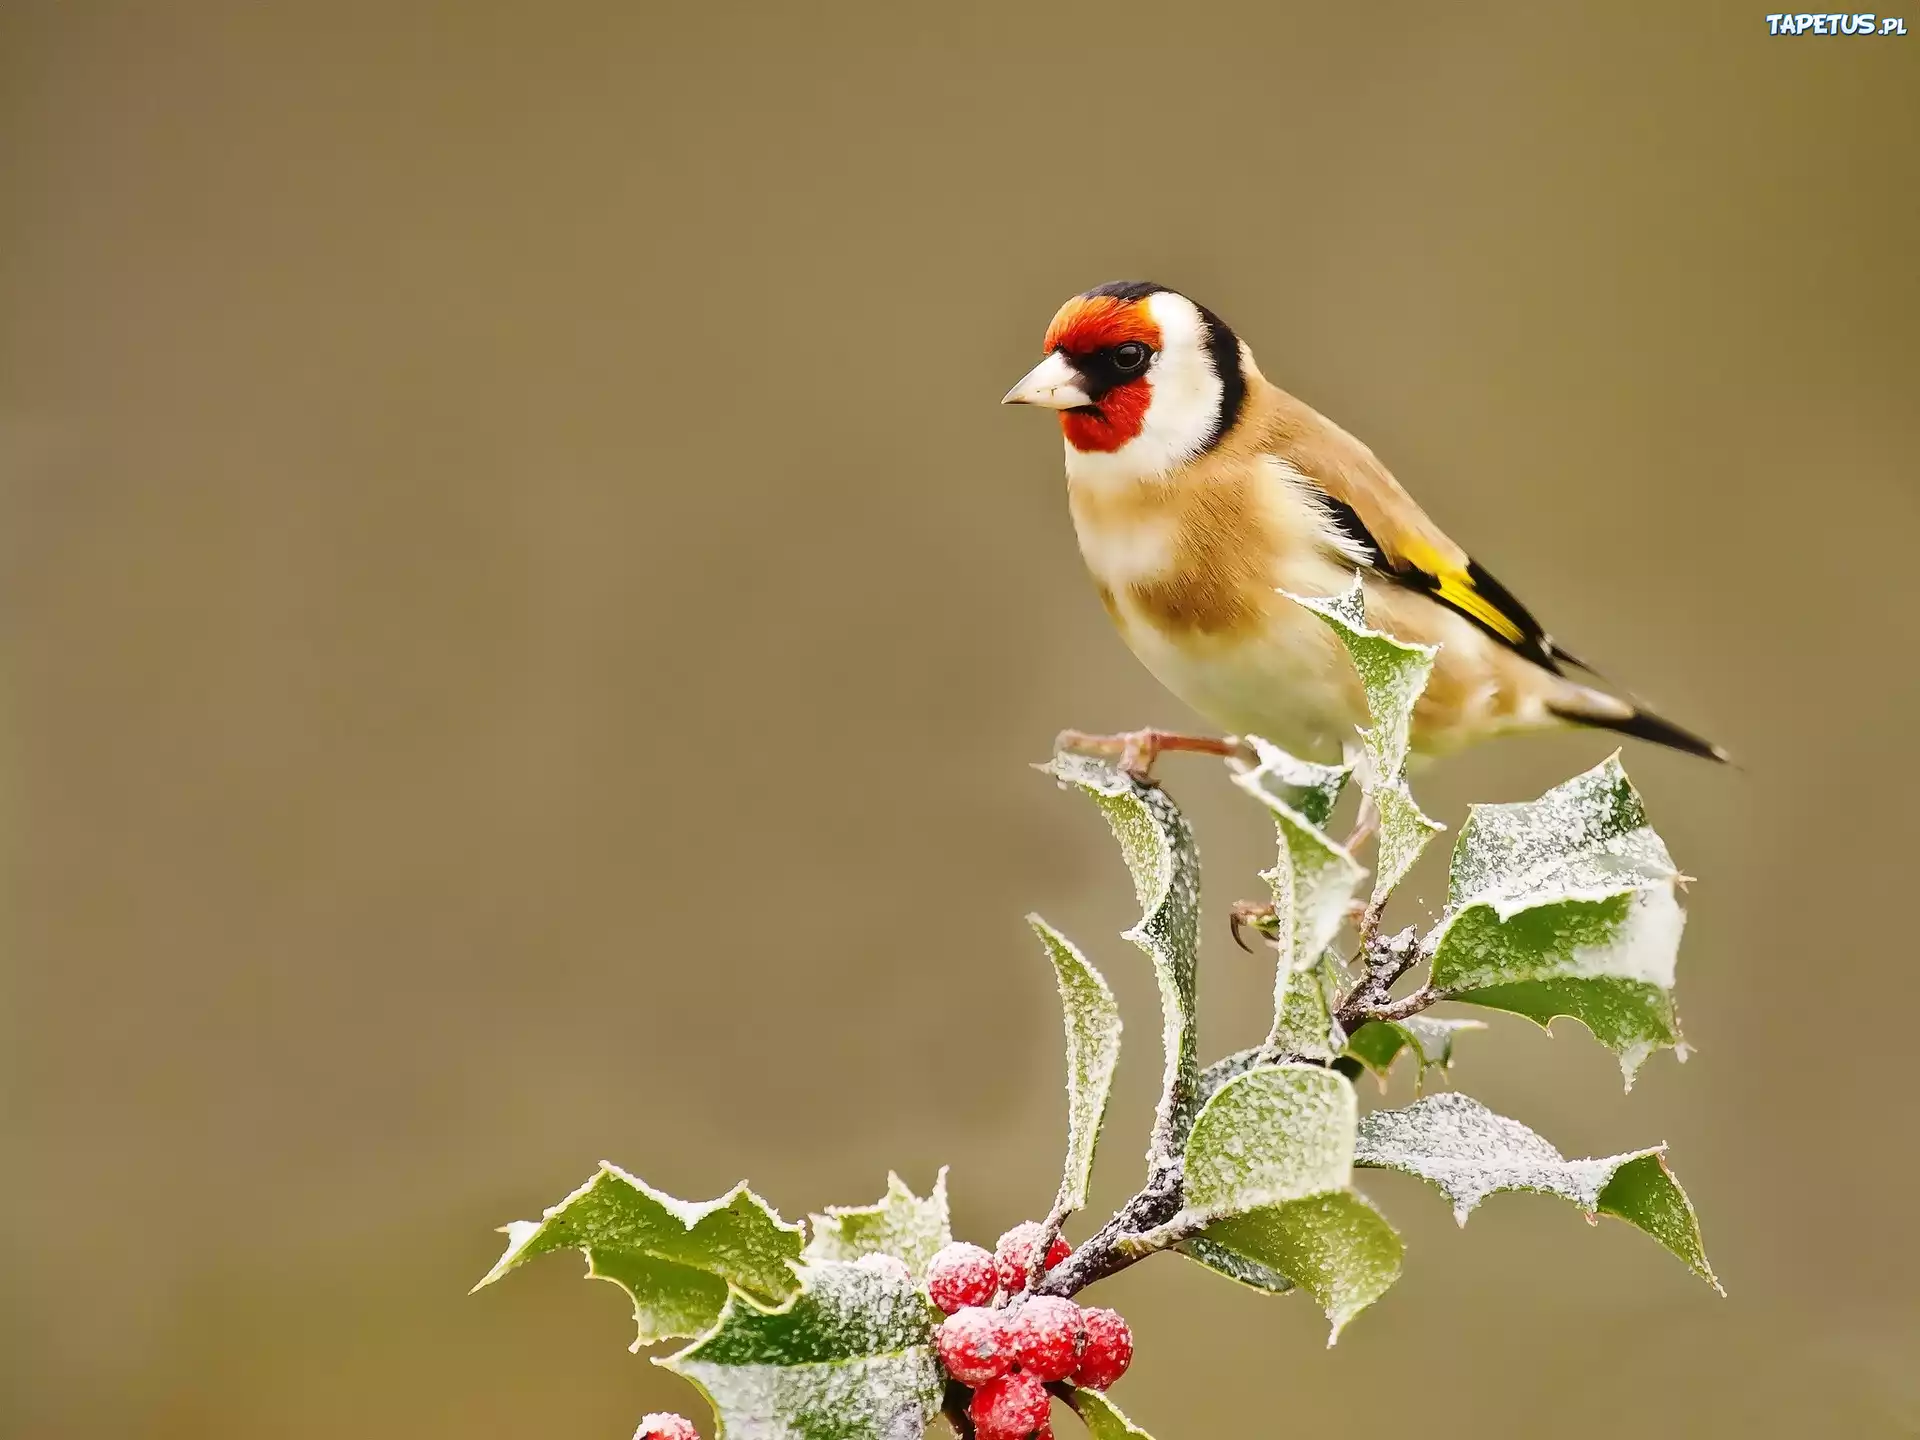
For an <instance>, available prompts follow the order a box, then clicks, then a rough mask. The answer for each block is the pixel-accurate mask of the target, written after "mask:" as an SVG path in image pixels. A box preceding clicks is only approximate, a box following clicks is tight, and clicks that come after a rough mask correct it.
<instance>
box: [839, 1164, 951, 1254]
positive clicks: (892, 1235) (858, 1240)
mask: <svg viewBox="0 0 1920 1440" xmlns="http://www.w3.org/2000/svg"><path fill="white" fill-rule="evenodd" d="M811 1220H812V1224H811V1226H810V1229H811V1230H812V1232H813V1237H812V1239H810V1240H809V1241H808V1242H807V1248H806V1249H805V1250H804V1251H803V1252H802V1255H803V1257H804V1258H805V1259H808V1260H846V1261H853V1260H858V1259H860V1258H861V1257H862V1256H866V1255H891V1256H893V1257H894V1258H895V1259H896V1260H901V1261H904V1262H905V1263H906V1267H907V1270H908V1271H909V1272H910V1273H911V1274H912V1276H913V1278H914V1279H915V1280H924V1279H925V1278H926V1275H927V1262H928V1261H929V1260H931V1259H933V1257H934V1255H935V1254H936V1253H937V1252H938V1251H939V1250H940V1249H941V1248H942V1247H943V1246H945V1245H947V1244H948V1243H949V1242H950V1241H952V1239H953V1230H952V1227H951V1225H950V1222H949V1220H948V1216H947V1168H946V1166H944V1165H943V1166H941V1167H940V1173H939V1174H938V1175H936V1176H935V1177H934V1181H933V1193H932V1194H931V1195H929V1196H928V1197H927V1198H926V1199H924V1200H922V1199H921V1198H920V1197H919V1196H917V1195H915V1194H914V1193H913V1191H912V1190H910V1189H908V1188H907V1185H906V1183H905V1182H904V1181H903V1180H901V1178H900V1177H899V1176H898V1175H895V1174H894V1173H893V1172H892V1171H888V1172H887V1193H886V1194H885V1195H884V1196H882V1197H881V1198H880V1199H879V1200H878V1201H877V1202H876V1203H874V1204H872V1205H829V1206H828V1207H827V1213H826V1214H824V1215H815V1216H812V1217H811Z"/></svg>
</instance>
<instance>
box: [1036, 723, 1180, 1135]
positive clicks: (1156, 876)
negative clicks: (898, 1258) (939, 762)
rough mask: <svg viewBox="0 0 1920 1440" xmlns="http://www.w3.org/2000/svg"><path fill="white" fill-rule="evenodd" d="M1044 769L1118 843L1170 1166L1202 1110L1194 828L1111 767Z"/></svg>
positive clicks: (1060, 762)
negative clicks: (1143, 975)
mask: <svg viewBox="0 0 1920 1440" xmlns="http://www.w3.org/2000/svg"><path fill="white" fill-rule="evenodd" d="M1047 772H1048V773H1049V774H1051V775H1052V776H1053V777H1054V778H1055V779H1057V780H1059V781H1060V782H1061V783H1062V784H1066V785H1073V786H1076V787H1078V788H1079V789H1080V790H1082V791H1084V792H1085V793H1086V794H1088V795H1090V796H1092V797H1093V800H1094V803H1096V804H1097V805H1098V806H1099V807H1100V812H1101V813H1102V814H1103V815H1105V816H1106V819H1107V824H1108V825H1109V826H1111V827H1112V829H1113V834H1114V838H1115V839H1116V840H1118V841H1119V842H1120V853H1121V854H1122V855H1123V856H1124V857H1125V858H1126V862H1127V870H1128V872H1129V873H1130V874H1131V875H1132V876H1133V890H1134V894H1135V896H1136V897H1137V898H1138V899H1139V901H1140V909H1141V912H1142V913H1141V916H1140V921H1139V923H1138V924H1137V925H1135V926H1134V927H1133V928H1132V929H1130V930H1128V931H1127V932H1126V935H1125V937H1124V938H1126V939H1128V940H1131V941H1132V942H1133V943H1134V944H1135V945H1137V946H1139V947H1140V948H1141V949H1142V950H1144V951H1145V952H1146V954H1147V958H1148V959H1149V960H1151V961H1152V962H1153V973H1154V978H1155V979H1156V980H1157V981H1158V982H1159V985H1160V1012H1161V1040H1162V1044H1163V1046H1164V1048H1165V1050H1166V1057H1167V1058H1166V1078H1165V1082H1164V1084H1163V1085H1162V1087H1161V1100H1160V1106H1159V1109H1158V1111H1157V1112H1156V1115H1155V1118H1154V1128H1153V1156H1152V1158H1153V1164H1154V1166H1155V1168H1156V1169H1163V1168H1165V1167H1167V1166H1169V1165H1171V1164H1172V1163H1173V1162H1174V1158H1175V1157H1176V1156H1177V1155H1178V1154H1179V1151H1180V1147H1181V1145H1182V1144H1183V1143H1184V1142H1185V1140H1186V1136H1187V1132H1188V1131H1189V1130H1191V1129H1192V1128H1193V1117H1194V1112H1195V1110H1196V1109H1197V1108H1198V1105H1199V1080H1200V1061H1199V1056H1198V1052H1197V1051H1196V1049H1195V1036H1194V989H1195V984H1196V979H1197V976H1196V970H1197V954H1198V948H1199V943H1200V942H1199V931H1200V853H1199V851H1198V850H1197V849H1196V848H1195V847H1194V843H1193V830H1192V827H1191V826H1189V825H1188V824H1187V820H1186V817H1185V816H1184V815H1182V814H1181V813H1180V811H1179V808H1178V807H1177V806H1175V805H1174V803H1173V801H1171V800H1169V799H1168V798H1167V795H1166V792H1165V791H1164V790H1161V789H1160V788H1159V787H1157V786H1153V785H1142V784H1140V783H1139V782H1138V781H1136V780H1134V779H1132V778H1131V777H1130V776H1127V775H1124V774H1122V773H1121V772H1120V771H1118V770H1116V769H1115V768H1114V767H1113V766H1111V765H1105V764H1102V763H1101V762H1100V761H1098V760H1093V759H1090V758H1089V757H1087V756H1084V755H1073V754H1068V753H1064V752H1063V753H1061V754H1058V755H1055V756H1054V757H1053V763H1052V765H1050V766H1048V767H1047Z"/></svg>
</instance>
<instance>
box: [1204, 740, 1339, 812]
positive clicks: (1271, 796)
mask: <svg viewBox="0 0 1920 1440" xmlns="http://www.w3.org/2000/svg"><path fill="white" fill-rule="evenodd" d="M1242 738H1243V739H1245V741H1246V742H1247V744H1248V745H1249V746H1250V747H1251V748H1252V750H1253V753H1254V759H1255V761H1256V762H1257V763H1256V764H1255V765H1253V766H1251V767H1249V766H1246V765H1244V764H1242V763H1241V762H1239V761H1237V760H1232V761H1229V762H1228V765H1229V768H1230V769H1231V770H1232V771H1233V772H1234V774H1235V776H1236V777H1237V779H1236V783H1238V784H1240V785H1241V786H1242V787H1243V788H1247V789H1251V788H1252V785H1253V784H1258V786H1259V787H1260V790H1261V791H1262V792H1264V793H1263V795H1262V798H1263V799H1266V800H1267V801H1269V802H1270V803H1277V804H1281V805H1284V806H1286V807H1287V808H1288V809H1289V810H1291V811H1293V812H1294V813H1295V814H1297V815H1299V816H1300V817H1301V818H1303V819H1304V820H1305V821H1306V822H1307V823H1308V824H1309V825H1318V826H1322V827H1324V826H1325V825H1326V823H1327V820H1328V819H1329V818H1330V817H1331V816H1332V814H1333V807H1334V806H1335V805H1337V804H1339V803H1340V792H1341V791H1343V790H1345V789H1346V788H1347V781H1348V780H1350V779H1352V778H1353V766H1351V765H1319V764H1316V763H1315V762H1313V761H1311V760H1302V759H1301V758H1300V757H1299V756H1297V755H1290V754H1288V753H1287V752H1286V751H1285V750H1282V749H1281V748H1280V747H1279V746H1278V745H1275V744H1273V743H1272V742H1271V741H1268V740H1263V739H1261V738H1260V737H1259V736H1258V735H1247V736H1244V737H1242Z"/></svg>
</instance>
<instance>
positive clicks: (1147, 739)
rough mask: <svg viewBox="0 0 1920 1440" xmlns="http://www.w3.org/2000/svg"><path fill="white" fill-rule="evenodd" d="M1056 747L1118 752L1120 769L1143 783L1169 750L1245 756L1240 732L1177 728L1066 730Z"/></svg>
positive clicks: (1149, 780)
mask: <svg viewBox="0 0 1920 1440" xmlns="http://www.w3.org/2000/svg"><path fill="white" fill-rule="evenodd" d="M1053 748H1054V749H1055V750H1056V751H1058V750H1071V751H1074V752H1076V753H1078V754H1082V755H1114V756H1118V757H1119V765H1120V769H1121V770H1123V771H1125V772H1126V773H1127V774H1128V775H1130V776H1132V777H1133V778H1134V779H1135V780H1137V781H1139V782H1140V783H1141V784H1142V785H1147V784H1151V783H1152V780H1153V762H1154V761H1155V760H1157V759H1159V758H1160V756H1161V754H1163V753H1164V752H1166V751H1169V750H1185V751H1188V752H1190V753H1192V754H1196V755H1221V756H1226V755H1245V754H1246V753H1247V750H1246V746H1245V745H1243V744H1242V743H1241V741H1240V738H1239V736H1237V735H1182V734H1180V733H1179V732H1177V731H1173V730H1129V731H1126V732H1124V733H1122V734H1119V735H1089V734H1088V733H1087V732H1086V731H1084V730H1062V731H1061V732H1060V734H1059V735H1058V736H1057V737H1055V739H1054V742H1053Z"/></svg>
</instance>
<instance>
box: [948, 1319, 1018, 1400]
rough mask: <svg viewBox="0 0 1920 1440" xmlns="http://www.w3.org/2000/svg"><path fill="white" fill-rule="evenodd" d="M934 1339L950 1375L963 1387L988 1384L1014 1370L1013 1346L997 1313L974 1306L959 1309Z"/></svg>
mask: <svg viewBox="0 0 1920 1440" xmlns="http://www.w3.org/2000/svg"><path fill="white" fill-rule="evenodd" d="M933 1340H934V1346H935V1348H936V1349H938V1350H939V1352H940V1363H941V1364H942V1365H944V1366H945V1367H946V1369H947V1374H949V1375H951V1376H952V1377H953V1378H954V1379H956V1380H958V1381H959V1382H960V1383H961V1384H962V1385H984V1384H986V1383H987V1382H988V1381H989V1380H997V1379H999V1378H1000V1377H1001V1376H1002V1375H1004V1374H1006V1373H1007V1371H1009V1370H1011V1369H1012V1368H1013V1347H1012V1346H1010V1345H1009V1344H1007V1337H1006V1333H1005V1331H1004V1330H1003V1329H1002V1328H1001V1324H1000V1315H999V1313H998V1312H997V1311H993V1310H982V1309H980V1308H979V1307H978V1306H974V1305H970V1306H968V1307H967V1308H966V1309H964V1310H956V1311H954V1312H953V1314H951V1315H949V1316H948V1317H947V1318H946V1320H945V1321H944V1322H943V1323H942V1324H941V1326H940V1328H939V1329H938V1330H936V1331H935V1332H934V1337H933Z"/></svg>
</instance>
